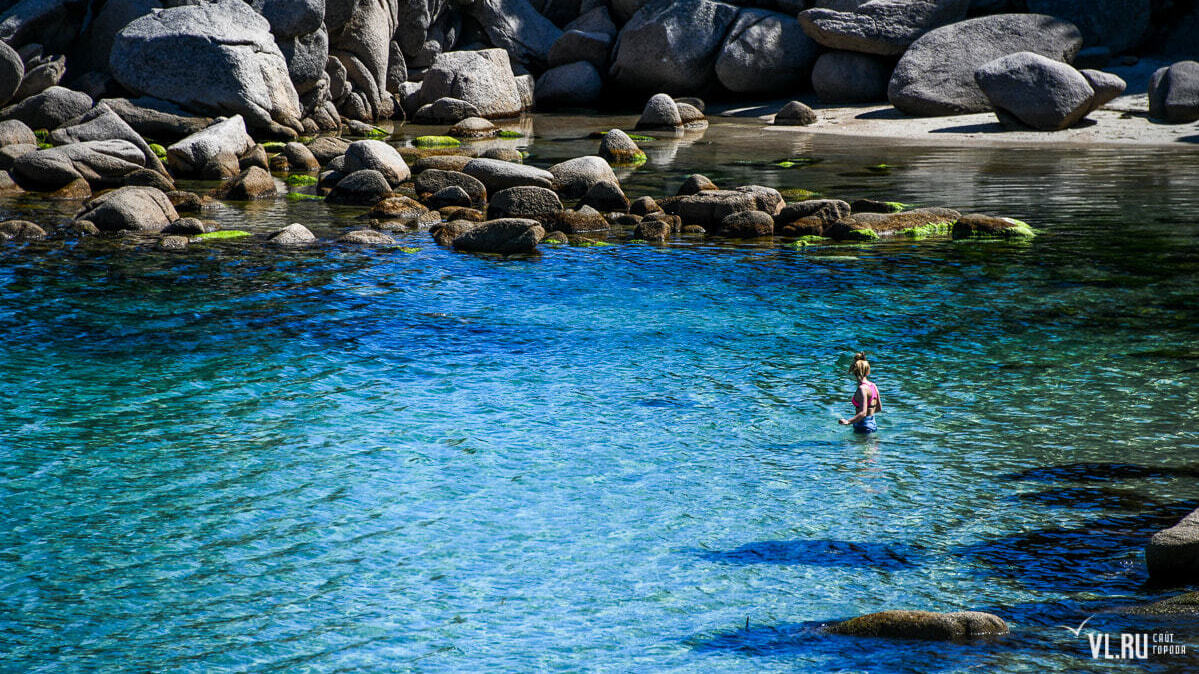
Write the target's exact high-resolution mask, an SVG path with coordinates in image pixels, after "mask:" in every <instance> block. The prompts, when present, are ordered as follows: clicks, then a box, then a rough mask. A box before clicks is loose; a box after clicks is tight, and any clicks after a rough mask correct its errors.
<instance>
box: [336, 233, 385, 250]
mask: <svg viewBox="0 0 1199 674" xmlns="http://www.w3.org/2000/svg"><path fill="white" fill-rule="evenodd" d="M338 241H340V242H342V243H354V244H359V245H365V246H394V245H395V239H393V238H391V237H390V236H388V235H386V234H384V233H383V232H379V231H376V230H373V229H356V230H354V231H352V232H346V233H345V234H342V235H341V238H339V239H338Z"/></svg>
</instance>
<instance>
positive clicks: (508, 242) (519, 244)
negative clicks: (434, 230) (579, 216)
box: [453, 218, 545, 255]
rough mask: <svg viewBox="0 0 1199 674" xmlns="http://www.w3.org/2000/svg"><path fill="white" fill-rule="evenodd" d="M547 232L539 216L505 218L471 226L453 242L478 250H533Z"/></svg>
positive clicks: (501, 251)
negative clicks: (534, 218) (536, 218)
mask: <svg viewBox="0 0 1199 674" xmlns="http://www.w3.org/2000/svg"><path fill="white" fill-rule="evenodd" d="M543 236H545V229H543V228H542V226H541V224H540V223H538V222H537V221H536V220H527V219H523V218H503V219H500V220H489V221H487V222H484V223H480V224H479V225H477V226H476V227H473V228H471V229H469V230H468V231H466V232H464V233H463V234H461V235H460V236H458V237H457V238H455V239H454V240H453V246H454V248H455V249H457V250H463V251H469V252H478V253H501V254H504V255H510V254H515V253H532V252H534V251H535V250H537V244H538V243H539V242H540V241H541V238H542V237H543Z"/></svg>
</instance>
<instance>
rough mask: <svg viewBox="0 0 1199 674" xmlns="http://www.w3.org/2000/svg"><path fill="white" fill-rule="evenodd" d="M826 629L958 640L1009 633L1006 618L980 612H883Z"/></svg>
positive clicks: (845, 632) (835, 624)
mask: <svg viewBox="0 0 1199 674" xmlns="http://www.w3.org/2000/svg"><path fill="white" fill-rule="evenodd" d="M825 631H826V632H830V633H832V634H844V635H850V636H858V637H889V638H892V639H924V640H930V641H956V640H966V639H979V638H985V637H993V636H1000V635H1004V634H1007V633H1008V626H1007V623H1005V622H1004V621H1003V619H1002V618H1000V617H999V616H996V615H992V614H990V613H982V612H979V611H958V612H956V613H933V612H932V611H882V612H879V613H871V614H869V615H864V616H860V617H857V618H853V619H852V620H846V621H844V622H839V623H834V624H832V625H829V626H827V627H825Z"/></svg>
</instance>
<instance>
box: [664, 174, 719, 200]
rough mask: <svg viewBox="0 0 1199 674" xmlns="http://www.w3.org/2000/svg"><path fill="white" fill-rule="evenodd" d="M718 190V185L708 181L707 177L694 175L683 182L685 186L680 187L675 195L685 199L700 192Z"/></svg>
mask: <svg viewBox="0 0 1199 674" xmlns="http://www.w3.org/2000/svg"><path fill="white" fill-rule="evenodd" d="M718 189H720V188H719V187H717V186H716V183H714V182H712V181H711V180H708V177H707V176H703V175H700V174H698V173H692V174H691V175H689V176H687V178H686V179H684V180H683V184H682V185H681V186H679V191H678V192H675V194H676V195H678V196H680V197H683V196H688V195H691V194H699V193H700V192H704V191H706V190H718Z"/></svg>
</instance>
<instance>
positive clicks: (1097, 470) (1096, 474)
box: [1004, 463, 1199, 482]
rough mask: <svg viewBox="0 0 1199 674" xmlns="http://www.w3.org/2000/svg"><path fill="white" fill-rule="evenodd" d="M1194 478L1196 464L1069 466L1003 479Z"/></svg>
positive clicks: (1198, 466)
mask: <svg viewBox="0 0 1199 674" xmlns="http://www.w3.org/2000/svg"><path fill="white" fill-rule="evenodd" d="M1196 477H1199V464H1185V465H1180V466H1145V465H1138V464H1130V463H1070V464H1063V465H1058V466H1044V467H1039V468H1029V469H1027V470H1022V471H1020V472H1018V473H1009V474H1007V475H1005V476H1004V478H1005V479H1008V480H1031V481H1034V482H1110V481H1112V480H1144V479H1169V478H1188V479H1189V478H1196Z"/></svg>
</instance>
